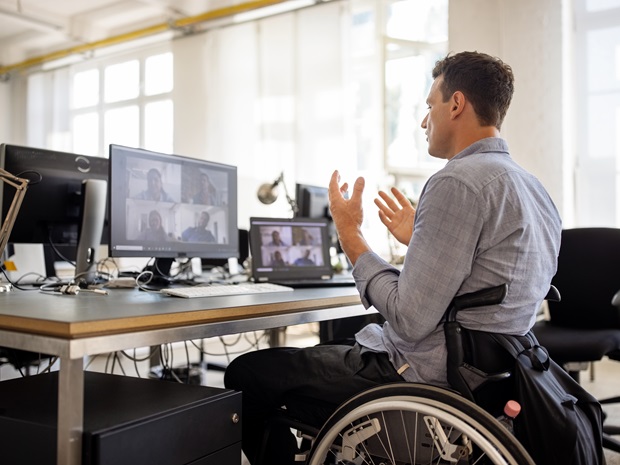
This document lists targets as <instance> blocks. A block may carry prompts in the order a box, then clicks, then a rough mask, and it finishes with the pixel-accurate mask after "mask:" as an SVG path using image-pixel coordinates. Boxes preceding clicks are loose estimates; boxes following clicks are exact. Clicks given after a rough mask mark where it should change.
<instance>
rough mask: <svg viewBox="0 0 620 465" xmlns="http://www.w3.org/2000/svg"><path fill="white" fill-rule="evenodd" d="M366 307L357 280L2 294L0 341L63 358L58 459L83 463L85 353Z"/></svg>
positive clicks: (260, 327)
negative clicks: (204, 292) (190, 294)
mask: <svg viewBox="0 0 620 465" xmlns="http://www.w3.org/2000/svg"><path fill="white" fill-rule="evenodd" d="M363 314H367V310H365V309H364V307H363V306H362V305H361V303H360V299H359V295H358V293H357V290H356V289H355V288H354V287H341V288H329V289H298V290H295V291H293V292H279V293H268V294H252V295H239V296H225V297H208V298H198V299H181V298H175V297H168V296H164V295H161V294H157V293H148V292H141V291H138V290H135V289H117V290H112V291H110V294H109V295H107V296H102V295H97V294H91V293H86V292H82V293H80V294H78V295H76V296H70V295H49V294H44V293H41V292H37V291H28V292H26V291H12V292H10V293H6V294H0V341H2V342H1V345H2V346H6V347H11V348H15V349H24V350H30V351H34V352H42V353H46V354H50V355H57V356H58V357H60V372H59V378H58V442H57V444H58V453H57V463H59V464H63V465H64V464H67V465H77V464H79V463H80V462H81V448H82V428H83V403H84V398H83V390H84V373H83V369H84V361H83V360H84V356H87V355H96V354H101V353H107V352H113V351H116V350H124V349H130V348H133V347H144V346H152V345H158V344H164V343H168V342H175V341H183V340H188V339H199V338H206V337H213V336H221V335H225V334H236V333H241V332H246V331H254V330H263V329H269V328H278V327H282V326H292V325H297V324H302V323H309V322H313V321H324V320H330V319H336V318H346V317H350V316H356V315H363Z"/></svg>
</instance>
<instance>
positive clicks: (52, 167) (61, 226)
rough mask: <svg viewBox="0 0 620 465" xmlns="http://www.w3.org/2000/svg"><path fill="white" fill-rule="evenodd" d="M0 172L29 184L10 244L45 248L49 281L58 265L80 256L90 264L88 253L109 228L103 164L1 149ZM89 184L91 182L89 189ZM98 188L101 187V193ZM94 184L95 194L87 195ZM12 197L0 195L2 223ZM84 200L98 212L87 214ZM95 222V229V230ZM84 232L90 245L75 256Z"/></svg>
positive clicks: (80, 266)
mask: <svg viewBox="0 0 620 465" xmlns="http://www.w3.org/2000/svg"><path fill="white" fill-rule="evenodd" d="M0 166H1V167H2V168H4V169H5V170H6V171H8V172H9V173H11V174H13V175H15V176H19V177H22V178H25V179H28V180H29V181H30V185H29V187H28V189H27V191H26V195H25V197H24V201H23V203H22V205H21V208H20V210H19V214H18V216H17V219H16V221H15V225H14V226H13V229H12V231H11V236H10V238H9V242H10V243H25V244H43V246H44V256H45V265H46V274H47V275H48V276H54V275H55V269H54V262H56V261H59V260H62V261H64V260H69V261H74V260H77V259H78V255H81V256H82V257H87V256H88V259H89V260H91V259H94V256H93V255H92V254H91V252H92V253H94V252H95V251H96V248H97V246H99V244H100V243H102V241H103V243H105V240H106V239H107V232H106V223H107V222H106V221H105V220H104V217H105V211H106V209H105V196H106V191H107V188H106V186H105V184H106V181H107V178H108V160H107V159H106V158H101V157H89V156H85V155H78V154H74V153H67V152H59V151H55V150H45V149H39V148H34V147H22V146H17V145H11V144H2V145H0ZM90 180H93V181H95V182H94V183H90ZM97 183H99V184H103V186H104V187H103V191H101V189H100V188H99V187H101V186H99V185H96V184H97ZM88 184H90V187H89V188H87V185H88ZM93 184H95V188H94V189H91V187H93ZM101 192H103V199H101V195H100V194H101ZM13 195H14V189H13V188H12V187H10V186H8V185H6V183H5V185H4V186H3V188H2V189H1V190H0V203H1V205H2V218H4V217H5V216H6V213H7V211H8V209H9V207H10V205H11V201H12V199H13ZM86 197H88V198H89V199H90V200H89V201H88V202H87V203H88V205H100V207H97V210H98V211H94V210H93V209H90V211H88V212H87V211H85V209H84V204H85V198H86ZM95 200H96V201H95ZM101 200H103V201H104V203H103V205H101ZM85 214H86V221H85V222H84V221H83V219H84V218H85ZM93 219H96V223H97V225H96V226H97V227H94V228H93ZM84 225H86V231H84V229H85V228H84ZM102 228H103V229H102ZM84 232H85V233H86V236H89V240H88V242H89V243H88V244H86V243H85V242H84V243H82V244H81V245H82V246H83V249H84V253H78V242H79V239H80V237H82V238H84V235H83V234H82V233H84ZM94 236H96V237H94ZM93 265H94V263H93ZM88 267H89V265H88V266H87V265H86V263H85V262H84V263H77V270H76V273H77V272H82V271H86V269H87V268H88Z"/></svg>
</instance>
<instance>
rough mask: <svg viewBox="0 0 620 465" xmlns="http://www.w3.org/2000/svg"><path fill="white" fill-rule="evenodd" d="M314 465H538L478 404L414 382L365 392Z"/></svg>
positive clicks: (342, 415)
mask: <svg viewBox="0 0 620 465" xmlns="http://www.w3.org/2000/svg"><path fill="white" fill-rule="evenodd" d="M308 464H309V465H490V464H494V465H533V461H532V460H531V458H530V457H529V456H528V455H527V452H525V450H524V449H523V447H522V446H521V445H520V444H519V443H518V441H517V440H516V439H515V438H514V436H512V435H510V433H508V431H507V430H505V429H504V428H503V427H502V426H501V425H499V423H498V422H497V421H496V420H495V419H494V418H493V417H491V416H490V415H489V414H488V413H486V412H485V411H484V410H482V409H481V408H479V407H477V406H476V405H475V404H473V403H471V402H469V401H466V400H464V399H463V398H462V397H460V396H458V394H455V393H453V392H452V391H448V390H444V389H441V388H434V387H429V386H425V385H417V384H413V383H404V384H398V385H390V386H382V387H380V388H376V389H374V390H370V391H369V392H366V393H362V394H360V395H359V396H356V397H354V398H353V399H351V400H350V401H349V402H348V403H345V404H344V405H343V406H342V407H341V408H340V409H339V410H338V411H336V412H335V413H334V415H332V417H331V418H330V419H329V420H328V422H327V423H326V425H325V426H324V427H323V429H322V430H321V431H320V432H319V435H318V436H317V438H316V440H315V441H314V442H313V445H312V449H311V451H310V456H309V462H308Z"/></svg>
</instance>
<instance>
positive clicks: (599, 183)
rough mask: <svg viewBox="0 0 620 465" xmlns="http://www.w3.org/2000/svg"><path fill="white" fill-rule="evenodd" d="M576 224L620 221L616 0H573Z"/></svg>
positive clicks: (619, 15) (619, 12) (619, 20)
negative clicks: (575, 35)
mask: <svg viewBox="0 0 620 465" xmlns="http://www.w3.org/2000/svg"><path fill="white" fill-rule="evenodd" d="M575 10H576V15H575V20H576V30H577V43H576V51H577V54H576V59H575V61H576V65H577V66H576V69H577V96H578V98H577V105H578V111H577V118H579V119H578V121H577V122H578V127H579V129H580V131H579V132H578V140H577V160H576V167H575V173H576V176H575V179H576V184H575V192H576V195H575V198H576V223H577V225H578V226H604V227H605V226H606V227H619V226H620V137H619V136H618V134H620V0H578V1H576V2H575Z"/></svg>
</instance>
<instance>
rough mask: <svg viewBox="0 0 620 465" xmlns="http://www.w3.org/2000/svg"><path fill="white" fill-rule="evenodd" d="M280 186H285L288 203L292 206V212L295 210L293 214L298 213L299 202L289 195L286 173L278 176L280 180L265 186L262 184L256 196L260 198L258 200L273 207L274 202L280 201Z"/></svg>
mask: <svg viewBox="0 0 620 465" xmlns="http://www.w3.org/2000/svg"><path fill="white" fill-rule="evenodd" d="M280 184H282V185H283V186H284V193H285V194H286V201H287V202H288V204H289V205H290V206H291V210H293V214H295V213H297V210H298V208H297V202H295V200H294V199H292V198H291V196H290V195H289V193H288V189H287V188H286V183H285V182H284V172H282V173H280V176H278V178H277V179H276V180H275V181H274V182H272V183H269V182H267V183H265V184H261V186H260V187H259V188H258V192H257V194H256V196H257V197H258V200H260V202H261V203H264V204H265V205H271V204H272V203H273V202H275V201H276V200H277V199H278V186H279V185H280Z"/></svg>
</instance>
